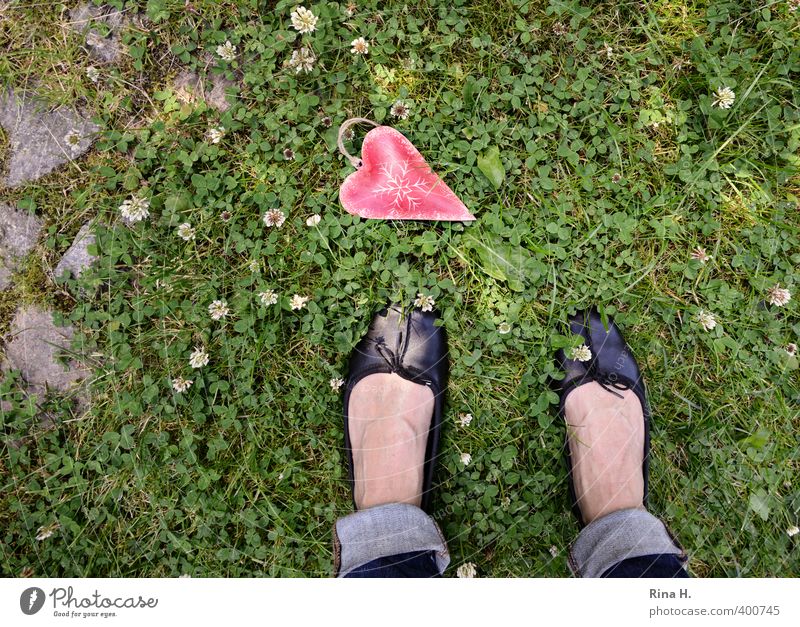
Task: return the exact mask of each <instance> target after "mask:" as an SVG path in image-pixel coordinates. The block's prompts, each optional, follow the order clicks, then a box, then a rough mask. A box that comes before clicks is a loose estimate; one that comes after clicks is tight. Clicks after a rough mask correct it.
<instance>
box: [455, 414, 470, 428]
mask: <svg viewBox="0 0 800 627" xmlns="http://www.w3.org/2000/svg"><path fill="white" fill-rule="evenodd" d="M471 422H472V414H458V424H459V425H461V426H462V427H468V426H469V424H470V423H471Z"/></svg>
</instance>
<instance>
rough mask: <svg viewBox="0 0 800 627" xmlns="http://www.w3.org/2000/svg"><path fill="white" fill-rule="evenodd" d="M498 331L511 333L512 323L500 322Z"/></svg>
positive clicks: (501, 333) (504, 333)
mask: <svg viewBox="0 0 800 627" xmlns="http://www.w3.org/2000/svg"><path fill="white" fill-rule="evenodd" d="M497 332H498V333H499V334H500V335H506V334H508V333H511V325H510V324H508V322H501V323H500V324H498V325H497Z"/></svg>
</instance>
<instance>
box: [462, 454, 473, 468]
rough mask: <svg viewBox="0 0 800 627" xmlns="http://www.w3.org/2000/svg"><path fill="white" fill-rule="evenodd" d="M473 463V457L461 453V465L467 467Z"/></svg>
mask: <svg viewBox="0 0 800 627" xmlns="http://www.w3.org/2000/svg"><path fill="white" fill-rule="evenodd" d="M471 461H472V455H470V454H469V453H461V463H462V464H464V465H465V466H469V464H470V462H471Z"/></svg>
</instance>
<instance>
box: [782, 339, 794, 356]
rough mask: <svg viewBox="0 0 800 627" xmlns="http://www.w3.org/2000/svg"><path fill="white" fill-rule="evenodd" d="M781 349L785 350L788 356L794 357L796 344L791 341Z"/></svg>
mask: <svg viewBox="0 0 800 627" xmlns="http://www.w3.org/2000/svg"><path fill="white" fill-rule="evenodd" d="M783 350H785V351H786V354H787V355H789V357H794V356H795V355H797V344H795V343H794V342H791V343H790V344H787V345H786V348H784V349H783Z"/></svg>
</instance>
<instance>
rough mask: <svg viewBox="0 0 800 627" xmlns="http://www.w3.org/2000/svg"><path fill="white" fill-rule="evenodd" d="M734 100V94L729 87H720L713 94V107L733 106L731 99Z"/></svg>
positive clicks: (725, 107)
mask: <svg viewBox="0 0 800 627" xmlns="http://www.w3.org/2000/svg"><path fill="white" fill-rule="evenodd" d="M734 100H736V94H735V93H733V90H732V89H731V88H730V87H720V88H719V89H717V91H716V93H715V94H714V102H713V103H712V104H713V105H714V106H715V107H719V108H720V109H730V108H731V107H732V106H733V101H734Z"/></svg>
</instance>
